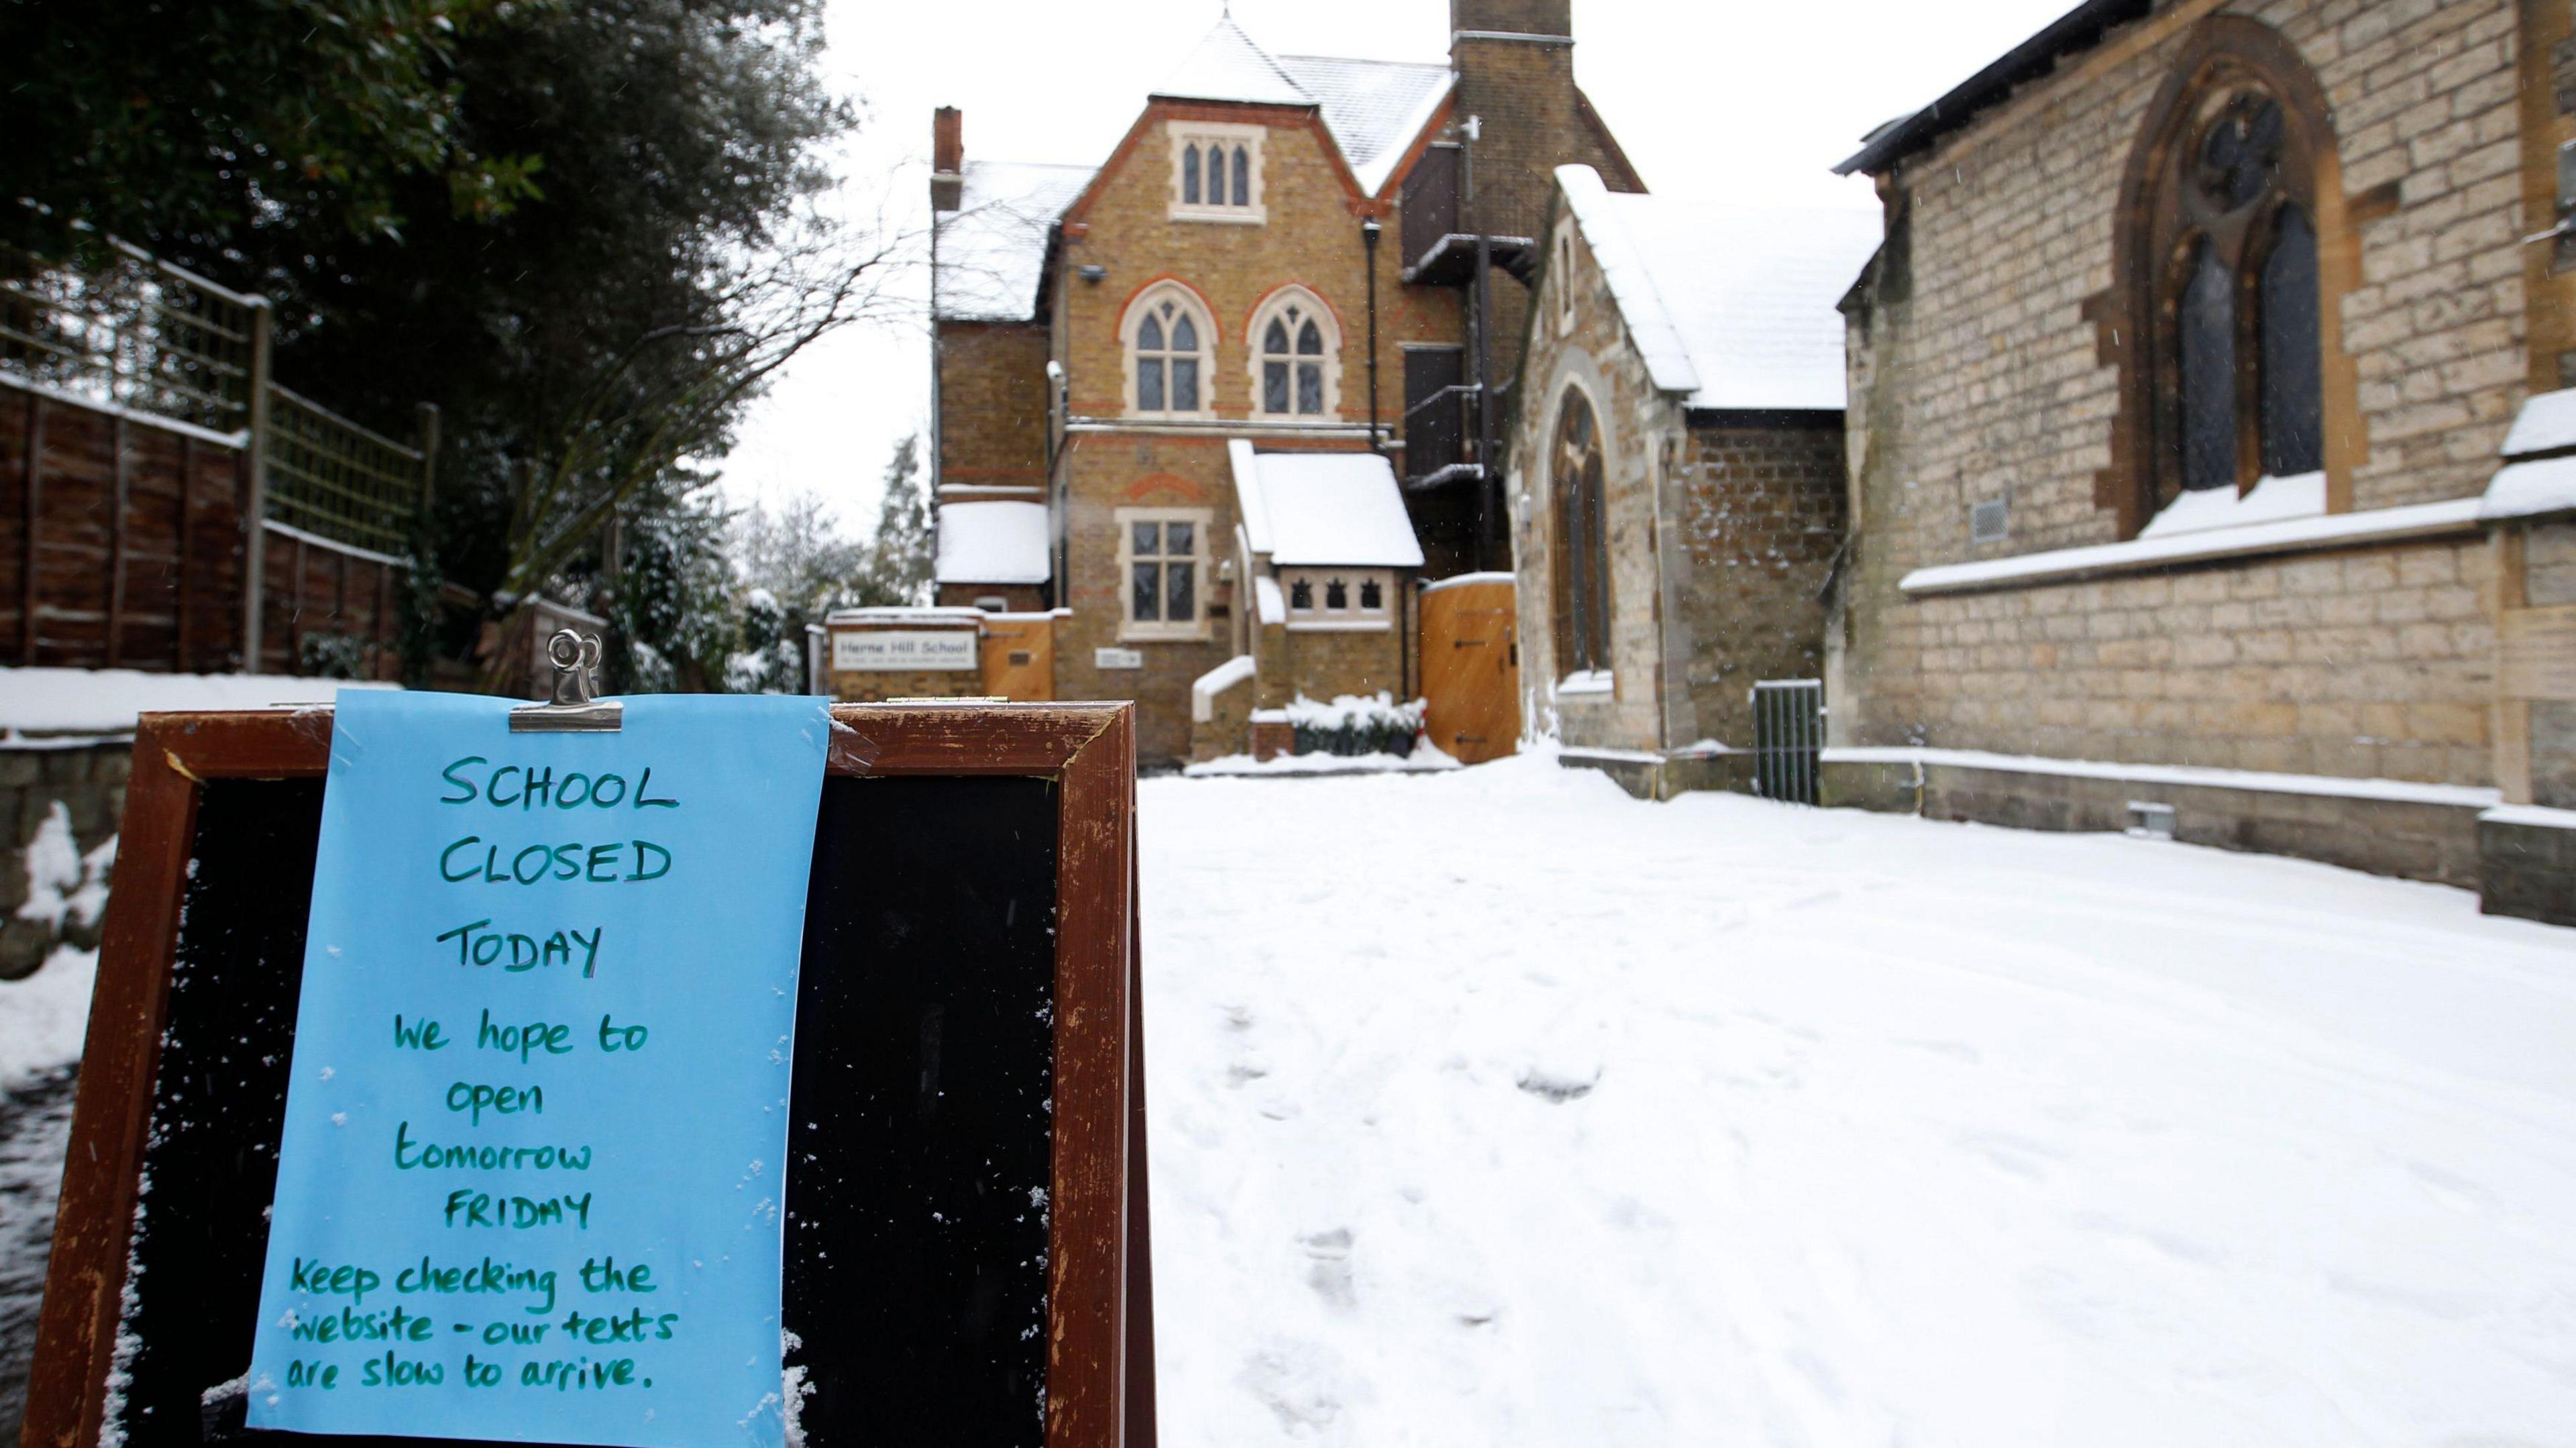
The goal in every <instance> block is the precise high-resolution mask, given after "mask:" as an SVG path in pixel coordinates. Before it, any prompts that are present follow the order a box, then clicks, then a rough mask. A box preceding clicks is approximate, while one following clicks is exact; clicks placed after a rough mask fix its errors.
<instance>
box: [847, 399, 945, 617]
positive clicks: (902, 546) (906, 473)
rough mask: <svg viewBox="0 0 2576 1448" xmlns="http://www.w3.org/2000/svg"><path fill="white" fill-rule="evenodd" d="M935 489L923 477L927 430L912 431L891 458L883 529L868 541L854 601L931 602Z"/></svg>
mask: <svg viewBox="0 0 2576 1448" xmlns="http://www.w3.org/2000/svg"><path fill="white" fill-rule="evenodd" d="M931 546H932V545H931V533H930V494H929V490H928V489H927V488H926V487H925V486H924V485H923V483H922V478H921V436H920V434H918V433H912V434H907V435H906V436H905V438H904V439H903V441H901V442H899V443H896V444H895V447H894V457H893V459H892V460H891V461H889V462H888V463H887V464H886V474H885V501H884V502H883V503H881V504H879V505H878V508H877V533H876V537H875V539H874V540H873V541H871V542H870V543H869V545H868V550H867V562H866V565H865V566H864V567H863V568H862V569H861V570H860V573H859V577H858V580H857V586H856V587H854V588H853V589H852V590H851V593H852V602H854V603H855V604H858V605H859V606H862V607H868V608H887V607H896V606H902V605H908V604H925V603H928V602H930V598H931V581H930V574H931V561H932V559H931Z"/></svg>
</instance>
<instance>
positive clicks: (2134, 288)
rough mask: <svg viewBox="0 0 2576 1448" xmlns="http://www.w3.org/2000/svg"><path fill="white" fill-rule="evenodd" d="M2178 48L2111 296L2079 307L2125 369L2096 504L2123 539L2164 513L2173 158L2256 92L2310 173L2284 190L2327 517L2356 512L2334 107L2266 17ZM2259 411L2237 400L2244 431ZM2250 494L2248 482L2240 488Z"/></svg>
mask: <svg viewBox="0 0 2576 1448" xmlns="http://www.w3.org/2000/svg"><path fill="white" fill-rule="evenodd" d="M2187 34H2188V38H2187V39H2186V41H2185V42H2184V45H2183V48H2182V51H2181V53H2180V54H2179V55H2178V56H2177V57H2176V58H2175V60H2174V62H2173V65H2172V68H2171V69H2170V70H2169V71H2168V72H2167V74H2166V76H2165V79H2164V82H2163V83H2162V85H2161V86H2160V87H2159V88H2158V90H2157V92H2156V95H2155V97H2154V98H2153V99H2152V100H2151V101H2150V103H2149V105H2148V107H2147V119H2146V121H2145V123H2144V124H2143V126H2142V127H2141V129H2140V131H2139V133H2138V134H2139V139H2138V141H2137V142H2136V144H2135V145H2133V146H2132V148H2131V151H2130V155H2129V159H2128V163H2127V170H2126V173H2125V175H2124V176H2123V178H2122V182H2121V187H2120V193H2119V200H2118V203H2117V207H2116V209H2115V211H2114V213H2113V221H2112V232H2113V239H2112V257H2113V279H2112V283H2111V286H2110V289H2109V290H2108V291H2106V292H2103V293H2101V294H2099V295H2097V296H2095V297H2093V298H2091V299H2088V300H2087V301H2086V303H2085V314H2086V315H2087V316H2088V317H2090V318H2091V319H2092V320H2093V321H2094V324H2095V329H2096V332H2097V346H2096V350H2097V354H2098V355H2099V356H2100V357H2101V358H2102V359H2104V360H2105V361H2115V362H2116V365H2117V366H2118V369H2119V413H2118V416H2117V420H2116V422H2115V423H2114V425H2113V429H2112V438H2111V453H2112V457H2111V465H2110V466H2109V467H2108V468H2105V469H2103V470H2102V471H2101V472H2100V473H2099V474H2097V475H2096V477H2095V483H2094V504H2095V506H2096V507H2099V508H2102V509H2104V510H2106V511H2109V512H2110V513H2111V514H2112V515H2113V518H2114V526H2115V530H2116V533H2117V536H2118V537H2119V538H2121V539H2123V540H2128V539H2134V538H2136V537H2137V536H2138V535H2139V534H2140V532H2141V531H2143V530H2144V529H2145V527H2146V525H2147V524H2148V523H2149V522H2150V521H2152V520H2153V518H2154V517H2155V514H2156V507H2157V498H2158V494H2159V490H2160V489H2159V480H2160V479H2167V478H2168V477H2169V475H2172V474H2176V473H2178V471H2179V469H2180V466H2181V461H2180V457H2179V452H2178V439H2176V438H2175V437H2174V436H2173V435H2172V432H2171V428H2172V424H2173V422H2174V420H2175V419H2174V418H2173V417H2172V416H2171V415H2169V414H2170V409H2169V408H2168V407H2167V405H2166V404H2167V400H2168V399H2170V398H2172V397H2173V396H2174V395H2175V392H2174V382H2175V379H2174V375H2173V360H2172V353H2173V350H2174V340H2173V338H2172V337H2171V336H2170V335H2168V333H2169V328H2167V327H2165V326H2160V325H2156V324H2154V322H2153V320H2152V319H2155V318H2157V316H2158V303H2159V297H2160V294H2161V292H2162V290H2163V288H2162V287H2161V286H2160V285H2159V283H2160V282H2161V281H2162V280H2163V271H2164V267H2163V265H2162V263H2163V262H2165V261H2167V260H2170V258H2166V257H2164V256H2162V255H2161V253H2160V251H2159V248H2160V247H2165V246H2169V245H2170V244H2171V243H2172V241H2173V240H2174V239H2175V238H2174V234H2175V233H2176V231H2177V230H2178V229H2179V228H2180V226H2181V222H2180V219H2179V218H2178V217H2177V216H2174V215H2169V214H2166V213H2165V212H2163V211H2161V210H2159V208H2158V203H2159V201H2160V200H2161V199H2162V193H2161V187H2162V184H2163V182H2164V180H2165V175H2166V172H2167V169H2168V168H2167V165H2166V163H2167V162H2168V161H2169V160H2170V159H2172V158H2173V156H2174V154H2175V148H2176V147H2178V146H2182V145H2186V144H2189V143H2190V142H2191V141H2192V140H2194V139H2196V138H2197V137H2198V136H2199V135H2200V133H2201V124H2200V123H2201V122H2202V121H2203V120H2204V119H2205V108H2206V106H2207V104H2208V103H2209V101H2210V100H2211V98H2212V97H2213V96H2214V95H2219V94H2223V93H2225V92H2228V91H2231V90H2243V89H2253V90H2259V91H2261V92H2262V93H2264V94H2265V95H2267V96H2268V97H2270V98H2271V99H2273V100H2274V101H2275V102H2277V103H2278V104H2279V105H2280V106H2281V108H2282V111H2283V113H2284V116H2285V119H2287V121H2288V122H2289V125H2290V130H2291V146H2290V154H2291V156H2293V157H2295V158H2298V159H2299V164H2300V166H2301V171H2302V174H2301V175H2299V176H2298V177H2297V178H2295V183H2294V184H2292V185H2291V186H2290V187H2289V190H2290V192H2291V193H2292V195H2293V196H2294V197H2296V198H2297V199H2299V200H2300V201H2301V203H2302V209H2303V210H2304V212H2305V214H2306V220H2307V222H2308V224H2309V226H2310V227H2311V228H2313V230H2314V232H2315V235H2316V245H2317V255H2318V260H2319V267H2318V278H2317V280H2318V287H2319V290H2320V291H2321V293H2322V296H2321V297H2320V299H2319V310H2318V319H2319V337H2318V350H2319V353H2320V356H2321V359H2322V364H2323V365H2322V386H2321V388H2320V392H2321V401H2322V406H2323V413H2324V417H2323V423H2324V436H2325V459H2324V463H2325V473H2326V498H2327V502H2326V511H2327V512H2328V513H2330V514H2332V513H2343V512H2347V511H2349V510H2350V509H2351V507H2352V468H2353V464H2354V463H2355V461H2357V460H2358V454H2359V453H2360V452H2366V447H2367V444H2366V443H2364V442H2359V441H2357V440H2358V439H2361V438H2362V437H2363V434H2364V427H2365V425H2364V424H2363V422H2362V421H2361V418H2360V401H2359V391H2358V388H2359V381H2358V370H2357V363H2356V362H2355V361H2354V360H2353V359H2352V358H2351V357H2349V356H2347V355H2345V353H2344V351H2343V337H2342V323H2341V317H2342V298H2343V296H2344V295H2345V293H2347V292H2349V291H2350V290H2351V289H2352V288H2353V287H2355V286H2357V285H2358V284H2359V282H2360V276H2359V257H2360V254H2361V252H2360V237H2359V230H2360V228H2359V224H2358V221H2357V220H2356V218H2355V216H2354V214H2353V210H2352V206H2351V204H2350V203H2348V202H2347V199H2346V198H2345V196H2344V194H2343V171H2342V162H2341V153H2340V151H2339V149H2338V145H2339V142H2338V139H2337V137H2336V134H2335V130H2334V121H2333V111H2332V108H2331V107H2330V106H2329V105H2328V104H2327V98H2326V96H2325V93H2324V91H2323V89H2322V87H2321V86H2320V85H2319V84H2318V82H2317V79H2316V77H2315V74H2314V73H2313V72H2312V71H2311V70H2309V68H2308V65H2307V61H2306V59H2305V58H2304V57H2303V56H2302V55H2301V54H2300V53H2299V50H2298V48H2297V46H2295V45H2294V44H2292V43H2291V42H2290V41H2289V40H2288V39H2287V38H2285V37H2284V36H2282V34H2281V33H2280V32H2279V31H2277V30H2274V29H2273V28H2272V27H2270V26H2268V25H2265V24H2264V23H2262V22H2261V21H2258V20H2254V19H2251V18H2249V17H2245V16H2241V15H2210V16H2205V17H2203V18H2202V19H2200V20H2199V21H2198V22H2196V23H2195V24H2194V25H2193V27H2192V28H2191V30H2190V31H2189V32H2187ZM2252 415H2253V414H2252V412H2251V411H2250V410H2249V408H2248V406H2247V405H2246V403H2245V402H2244V401H2240V404H2239V409H2238V417H2239V423H2240V426H2243V425H2247V424H2248V423H2249V421H2250V418H2251V417H2252ZM2252 486H2253V479H2252V478H2251V477H2250V476H2249V477H2248V478H2246V479H2245V481H2244V482H2243V483H2242V484H2241V487H2242V488H2244V489H2250V488H2251V487H2252Z"/></svg>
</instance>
